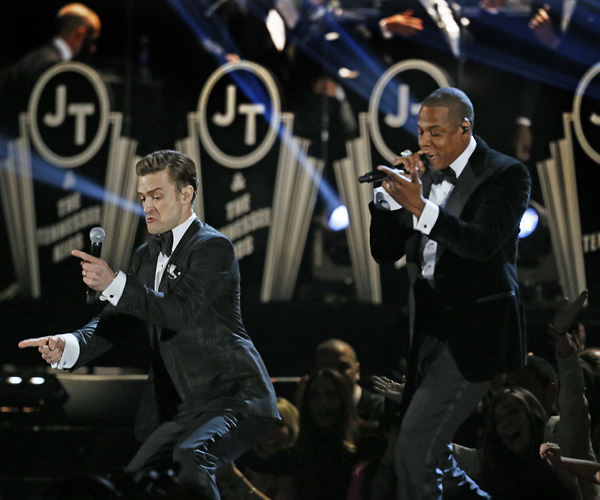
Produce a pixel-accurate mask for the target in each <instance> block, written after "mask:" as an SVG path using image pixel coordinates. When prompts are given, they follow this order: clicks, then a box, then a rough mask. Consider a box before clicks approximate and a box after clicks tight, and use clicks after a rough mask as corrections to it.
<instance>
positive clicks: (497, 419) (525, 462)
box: [453, 291, 600, 499]
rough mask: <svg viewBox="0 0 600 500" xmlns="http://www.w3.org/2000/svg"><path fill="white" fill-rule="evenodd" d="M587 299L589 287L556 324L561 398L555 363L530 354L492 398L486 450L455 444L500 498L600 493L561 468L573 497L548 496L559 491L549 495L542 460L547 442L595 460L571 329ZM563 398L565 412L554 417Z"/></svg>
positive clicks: (470, 469) (462, 460)
mask: <svg viewBox="0 0 600 500" xmlns="http://www.w3.org/2000/svg"><path fill="white" fill-rule="evenodd" d="M586 298H587V291H584V292H582V293H581V294H580V295H579V297H578V298H577V299H576V300H575V301H574V302H573V303H572V304H569V301H568V299H565V300H563V302H562V303H561V306H560V307H559V310H558V311H557V313H556V315H555V317H554V323H553V325H552V327H551V332H552V333H551V334H552V338H553V340H554V342H555V346H556V352H557V359H558V364H559V384H558V386H559V387H558V398H557V397H556V395H557V389H556V388H557V379H556V374H555V373H554V372H553V369H552V366H551V365H550V364H549V363H548V362H546V361H545V360H543V359H541V358H537V357H532V356H529V357H528V366H527V368H525V369H522V370H519V371H515V372H511V373H510V374H508V376H507V383H508V384H509V385H512V386H513V387H512V388H511V389H510V390H508V391H504V392H501V393H499V394H498V395H497V396H496V397H495V398H494V399H493V400H492V403H491V406H490V409H489V411H488V420H487V423H486V426H485V429H484V436H483V440H482V447H481V449H480V450H478V451H475V450H474V449H468V448H465V447H462V446H459V445H456V444H454V446H453V449H454V453H455V456H456V459H457V461H458V463H459V465H460V466H461V468H464V469H465V470H466V472H467V473H468V474H469V475H470V476H471V477H473V478H474V479H475V480H476V481H478V482H479V484H480V486H482V487H483V488H484V489H486V491H488V492H489V493H490V494H491V495H492V497H493V498H494V499H495V498H507V499H508V498H511V499H513V498H514V499H517V498H532V499H533V498H583V499H594V498H597V496H598V494H599V493H600V492H599V491H598V490H597V487H596V486H595V485H592V484H591V483H585V482H584V483H582V484H580V485H578V483H577V480H576V478H574V477H572V476H569V475H568V474H565V473H564V472H563V471H561V472H557V474H556V476H557V477H558V480H559V482H560V484H561V485H563V486H564V487H565V488H566V491H568V496H564V497H561V496H558V497H552V496H545V495H551V494H552V491H553V490H552V488H550V490H549V491H548V492H546V493H543V492H542V489H541V488H544V486H545V485H546V484H554V482H553V481H552V480H551V479H552V478H551V477H549V476H548V474H547V473H548V471H547V470H545V469H544V468H543V467H541V466H540V464H539V463H538V462H539V460H537V458H536V455H537V453H538V451H537V450H538V449H539V446H540V445H541V443H542V442H543V441H553V442H556V443H558V444H559V445H560V446H561V447H562V448H563V449H564V450H567V449H568V450H569V456H572V457H574V458H576V459H580V460H587V461H595V456H594V454H593V451H592V449H591V443H590V438H589V431H590V417H589V414H588V411H587V402H586V400H585V396H584V387H583V376H582V373H581V368H580V365H579V362H578V356H577V349H576V344H575V342H573V340H572V337H571V335H570V334H568V333H567V332H568V331H569V329H570V328H569V327H570V325H571V324H572V323H573V321H574V319H575V318H576V316H577V315H578V314H579V312H580V311H581V309H582V307H583V304H584V302H585V300H586ZM520 384H521V386H519V385H520ZM523 386H526V387H527V388H525V387H523ZM557 401H558V408H559V410H560V416H558V415H553V416H551V414H552V413H554V412H555V410H556V407H557V405H556V403H557ZM538 406H539V408H538ZM548 412H550V413H548ZM540 425H541V429H540V428H538V427H539V426H540ZM565 453H566V451H565ZM536 478H537V479H536ZM544 478H545V479H544ZM537 482H539V483H540V484H539V485H538V484H537ZM532 491H533V492H535V495H533V496H532V493H531V492H532ZM544 491H545V490H544ZM557 491H562V490H561V489H558V490H557ZM563 494H564V495H567V493H563ZM511 495H514V496H511ZM528 495H529V496H528Z"/></svg>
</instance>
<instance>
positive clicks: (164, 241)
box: [148, 231, 173, 260]
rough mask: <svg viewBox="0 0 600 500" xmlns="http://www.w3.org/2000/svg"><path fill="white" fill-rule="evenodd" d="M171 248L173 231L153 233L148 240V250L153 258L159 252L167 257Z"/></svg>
mask: <svg viewBox="0 0 600 500" xmlns="http://www.w3.org/2000/svg"><path fill="white" fill-rule="evenodd" d="M172 248H173V231H167V232H166V233H163V234H154V235H152V236H151V237H150V239H149V240H148V250H149V251H150V257H151V258H152V259H153V260H154V259H156V258H157V257H158V254H159V253H162V254H163V255H166V256H167V257H169V256H170V255H171V250H172Z"/></svg>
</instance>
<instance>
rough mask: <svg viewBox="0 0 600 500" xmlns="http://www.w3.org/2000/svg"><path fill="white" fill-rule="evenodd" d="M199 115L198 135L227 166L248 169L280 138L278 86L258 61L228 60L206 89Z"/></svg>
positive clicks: (199, 101)
mask: <svg viewBox="0 0 600 500" xmlns="http://www.w3.org/2000/svg"><path fill="white" fill-rule="evenodd" d="M198 114H199V133H200V138H201V140H202V144H203V146H204V147H205V148H206V150H207V151H208V153H209V154H210V156H211V157H212V158H213V159H214V160H215V161H216V162H217V163H219V164H220V165H223V166H225V167H229V168H235V169H240V168H246V167H250V166H252V165H255V164H256V163H257V162H258V161H260V160H261V159H262V158H264V156H265V155H266V154H267V153H268V152H269V150H270V149H271V147H272V146H273V144H274V142H275V140H276V139H277V133H278V130H279V125H280V122H281V103H280V100H279V92H278V91H277V85H276V84H275V81H274V80H273V78H272V77H271V75H270V74H269V72H268V71H267V70H266V69H265V68H263V67H262V66H260V65H258V64H256V63H253V62H250V61H240V62H233V63H228V64H225V65H224V66H221V67H220V68H219V69H218V70H217V71H215V72H214V73H213V74H212V75H211V76H210V78H209V79H208V81H207V82H206V85H205V86H204V88H203V89H202V93H201V94H200V99H199V100H198ZM225 151H227V153H225Z"/></svg>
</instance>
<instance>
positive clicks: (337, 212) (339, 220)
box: [327, 205, 350, 231]
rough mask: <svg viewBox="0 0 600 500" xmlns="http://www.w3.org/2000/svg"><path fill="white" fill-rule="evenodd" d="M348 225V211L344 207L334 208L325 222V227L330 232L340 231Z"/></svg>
mask: <svg viewBox="0 0 600 500" xmlns="http://www.w3.org/2000/svg"><path fill="white" fill-rule="evenodd" d="M349 225H350V218H349V216H348V209H347V208H346V207H345V206H344V205H338V206H337V207H335V208H334V209H333V210H332V211H331V213H330V215H329V218H328V220H327V227H329V229H331V230H332V231H342V230H343V229H346V228H347V227H348V226H349Z"/></svg>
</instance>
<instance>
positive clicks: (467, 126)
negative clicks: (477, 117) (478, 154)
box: [460, 116, 471, 137]
mask: <svg viewBox="0 0 600 500" xmlns="http://www.w3.org/2000/svg"><path fill="white" fill-rule="evenodd" d="M460 127H461V129H462V133H463V135H467V134H468V133H469V131H470V130H471V121H470V120H469V119H468V118H467V117H466V116H465V117H464V118H463V119H462V120H461V122H460ZM467 137H468V135H467Z"/></svg>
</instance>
